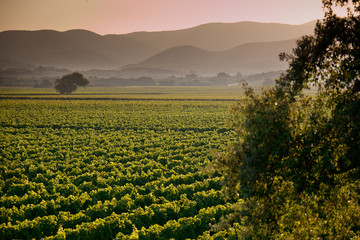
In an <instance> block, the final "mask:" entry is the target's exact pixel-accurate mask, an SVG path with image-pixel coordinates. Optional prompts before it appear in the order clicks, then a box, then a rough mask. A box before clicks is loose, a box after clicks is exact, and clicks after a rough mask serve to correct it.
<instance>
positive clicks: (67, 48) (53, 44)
mask: <svg viewBox="0 0 360 240" xmlns="http://www.w3.org/2000/svg"><path fill="white" fill-rule="evenodd" d="M157 51H158V50H157V49H156V48H155V47H151V46H149V45H147V44H145V43H141V42H139V41H137V40H134V39H130V38H128V37H126V36H122V35H107V36H101V35H98V34H95V33H93V32H90V31H85V30H71V31H67V32H57V31H52V30H41V31H6V32H1V33H0V53H1V55H0V58H1V59H2V60H3V61H4V62H5V60H6V58H8V59H12V61H15V60H16V61H18V62H24V63H29V64H32V65H46V66H49V65H52V66H60V67H67V68H72V69H74V68H81V69H86V68H114V67H118V66H119V65H124V64H128V63H130V62H133V61H140V60H143V59H144V56H148V55H151V54H155V53H156V52H157ZM7 62H8V61H7Z"/></svg>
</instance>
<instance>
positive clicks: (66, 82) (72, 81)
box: [54, 72, 89, 94]
mask: <svg viewBox="0 0 360 240" xmlns="http://www.w3.org/2000/svg"><path fill="white" fill-rule="evenodd" d="M88 84H89V80H88V79H87V78H85V77H84V76H83V75H82V74H81V73H77V72H74V73H71V74H67V75H65V76H63V77H62V78H60V79H56V81H55V86H54V88H55V90H56V91H57V92H60V94H71V93H72V92H74V91H76V90H77V89H78V87H79V86H80V87H85V86H86V85H88Z"/></svg>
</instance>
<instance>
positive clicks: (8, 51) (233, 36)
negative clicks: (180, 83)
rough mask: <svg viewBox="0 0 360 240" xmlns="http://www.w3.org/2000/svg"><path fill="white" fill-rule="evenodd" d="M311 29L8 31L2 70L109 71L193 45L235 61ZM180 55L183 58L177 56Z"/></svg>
mask: <svg viewBox="0 0 360 240" xmlns="http://www.w3.org/2000/svg"><path fill="white" fill-rule="evenodd" d="M313 25H315V22H309V23H305V24H302V25H289V24H277V23H257V22H238V23H208V24H203V25H199V26H196V27H193V28H187V29H181V30H173V31H161V32H136V33H130V34H106V35H99V34H97V33H94V32H91V31H89V30H83V29H73V30H68V31H64V32H59V31H55V30H38V31H28V30H23V31H22V30H10V31H4V32H0V60H1V61H0V68H6V67H12V64H13V66H15V63H16V62H17V63H18V64H17V66H20V65H21V64H19V63H23V64H24V65H26V64H30V65H35V66H36V65H42V66H57V67H66V68H69V69H92V68H100V69H113V68H118V67H121V66H127V65H129V64H139V63H142V62H144V61H145V60H147V59H149V58H151V57H153V56H156V55H157V54H159V53H161V52H163V51H165V50H168V49H171V48H174V47H179V46H193V47H195V48H199V49H201V50H205V51H208V52H211V54H215V55H219V53H216V52H227V51H228V53H227V55H231V54H230V52H231V51H233V52H234V53H233V55H234V56H233V57H232V58H233V59H234V61H237V58H238V57H237V56H235V55H236V51H237V49H236V47H237V46H240V45H242V44H245V43H254V42H269V41H283V40H287V39H295V38H298V37H300V36H302V35H304V33H307V34H311V33H312V32H313ZM292 36H295V37H292ZM288 37H291V38H288ZM284 38H285V39H284ZM274 39H275V40H274ZM276 39H280V40H276ZM192 49H193V50H194V48H192ZM275 50H276V49H275ZM229 51H230V52H229ZM243 51H244V50H243ZM203 53H204V52H203ZM179 54H180V53H179ZM204 54H205V53H204ZM211 54H210V55H208V57H209V59H208V60H207V59H205V58H201V57H200V55H199V56H198V57H197V58H194V59H193V64H196V62H194V60H195V59H198V61H203V62H211V60H210V58H212V57H211ZM224 54H225V53H223V55H224ZM185 55H186V54H185ZM188 55H191V54H188ZM220 55H221V54H220ZM225 55H226V54H225ZM180 56H181V54H180V55H179V56H178V58H180ZM199 57H200V58H199ZM217 58H219V57H218V56H217ZM226 59H229V58H228V57H226ZM238 59H239V58H238ZM170 61H172V62H173V63H174V64H175V63H176V62H177V61H178V63H179V62H181V61H179V59H176V57H175V58H173V59H170ZM150 62H151V61H150ZM190 62H191V61H189V63H190ZM201 64H202V63H198V65H201ZM232 65H234V64H232ZM235 65H236V64H235ZM178 68H180V67H178ZM274 70H277V69H274Z"/></svg>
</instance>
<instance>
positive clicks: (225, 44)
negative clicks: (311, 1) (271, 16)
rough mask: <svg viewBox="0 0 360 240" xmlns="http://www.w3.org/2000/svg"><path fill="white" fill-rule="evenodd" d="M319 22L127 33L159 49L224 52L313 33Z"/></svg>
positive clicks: (207, 26)
mask: <svg viewBox="0 0 360 240" xmlns="http://www.w3.org/2000/svg"><path fill="white" fill-rule="evenodd" d="M315 23H316V21H312V22H309V23H305V24H302V25H289V24H279V23H257V22H238V23H209V24H204V25H200V26H197V27H194V28H188V29H183V30H177V31H163V32H135V33H131V34H127V36H129V37H131V38H133V39H137V40H141V41H144V42H146V43H148V44H151V45H152V46H156V47H157V48H159V49H163V50H165V49H167V48H170V47H174V46H181V45H192V46H195V47H199V48H202V49H205V50H209V51H224V50H227V49H230V48H233V47H235V46H238V45H241V44H244V43H249V42H270V41H282V40H288V39H293V38H298V37H300V36H303V35H308V34H312V33H313V30H314V27H315Z"/></svg>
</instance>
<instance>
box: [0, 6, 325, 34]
mask: <svg viewBox="0 0 360 240" xmlns="http://www.w3.org/2000/svg"><path fill="white" fill-rule="evenodd" d="M322 17H323V11H322V4H321V0H0V31H5V30H38V29H55V30H59V31H66V30H69V29H87V30H91V31H94V32H97V33H99V34H108V33H128V32H134V31H161V30H175V29H182V28H188V27H193V26H197V25H200V24H204V23H209V22H239V21H257V22H278V23H289V24H302V23H305V22H309V21H311V20H314V19H319V18H322Z"/></svg>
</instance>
